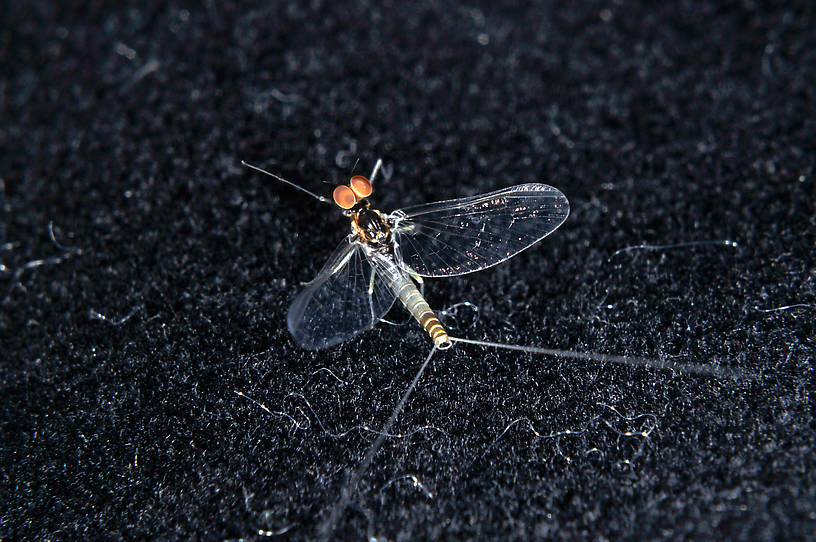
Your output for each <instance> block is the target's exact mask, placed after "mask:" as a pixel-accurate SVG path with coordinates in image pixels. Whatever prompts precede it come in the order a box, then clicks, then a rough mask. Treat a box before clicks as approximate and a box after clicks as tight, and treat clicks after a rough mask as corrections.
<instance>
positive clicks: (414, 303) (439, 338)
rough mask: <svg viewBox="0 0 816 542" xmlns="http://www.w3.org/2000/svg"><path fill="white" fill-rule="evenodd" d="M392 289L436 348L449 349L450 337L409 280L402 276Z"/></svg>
mask: <svg viewBox="0 0 816 542" xmlns="http://www.w3.org/2000/svg"><path fill="white" fill-rule="evenodd" d="M392 287H393V288H394V291H395V292H396V293H397V297H399V300H400V301H402V304H403V305H405V308H407V309H408V311H409V312H410V313H411V316H413V317H414V318H416V321H417V322H419V325H421V326H422V329H424V330H425V331H427V332H428V335H430V336H431V339H433V342H434V344H435V345H436V347H437V348H439V349H440V350H444V349H446V348H450V346H451V344H452V343H451V340H450V337H448V333H447V332H446V331H445V328H443V327H442V324H441V323H439V318H437V317H436V315H435V314H434V312H433V311H432V310H431V307H429V306H428V302H427V301H425V298H424V297H422V294H421V293H419V290H418V289H417V287H416V285H415V284H414V283H413V282H412V281H411V280H410V279H408V278H406V277H404V276H403V277H402V280H400V281H398V282H397V283H396V284H393V286H392Z"/></svg>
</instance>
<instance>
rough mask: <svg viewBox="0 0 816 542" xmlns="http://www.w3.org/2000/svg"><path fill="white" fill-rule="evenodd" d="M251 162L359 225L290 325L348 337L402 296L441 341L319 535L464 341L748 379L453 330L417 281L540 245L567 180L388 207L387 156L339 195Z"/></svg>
mask: <svg viewBox="0 0 816 542" xmlns="http://www.w3.org/2000/svg"><path fill="white" fill-rule="evenodd" d="M242 163H243V164H244V165H245V166H247V167H250V168H252V169H255V170H257V171H260V172H262V173H265V174H267V175H270V176H272V177H274V178H275V179H278V180H279V181H282V182H284V183H286V184H288V185H290V186H292V187H294V188H297V189H298V190H301V191H303V192H305V193H307V194H309V195H310V196H312V197H313V198H316V199H317V200H319V201H321V202H323V203H328V204H332V202H333V204H335V205H336V206H337V207H339V208H341V209H342V210H343V214H344V215H345V216H346V217H348V219H349V226H350V231H349V233H348V234H347V236H346V237H345V239H343V241H342V242H341V243H340V245H339V246H338V247H337V249H335V251H334V253H333V254H332V255H331V257H330V258H329V260H328V261H327V262H326V264H325V265H324V266H323V268H322V269H321V270H320V272H319V273H318V274H317V276H316V277H315V278H314V280H312V281H311V282H309V283H307V285H306V287H305V288H304V289H303V291H301V292H300V293H299V294H298V295H297V296H296V297H295V300H294V301H293V302H292V305H291V306H290V308H289V314H288V316H287V323H288V326H289V331H290V332H291V334H292V336H293V337H294V339H295V341H296V342H297V343H298V344H299V345H300V346H301V347H303V348H306V349H310V350H318V349H322V348H328V347H331V346H334V345H336V344H339V343H341V342H344V341H347V340H349V339H351V338H352V337H354V336H356V335H358V334H360V333H362V332H364V331H366V330H369V329H371V328H373V327H374V325H376V324H377V323H378V322H379V321H380V320H382V319H383V318H384V316H385V314H386V313H387V312H388V311H389V310H390V309H391V307H392V305H393V304H394V302H395V300H397V299H399V300H400V302H401V303H402V304H403V305H404V306H405V307H406V308H407V309H408V311H409V312H410V313H411V315H412V316H413V317H414V318H415V319H416V320H417V322H419V324H420V325H421V326H422V328H423V329H424V330H425V331H426V332H427V333H428V335H429V336H430V338H431V339H432V341H433V347H432V348H431V351H430V353H429V354H428V355H427V357H426V358H425V360H424V361H423V363H422V364H421V365H420V367H419V369H418V371H417V372H416V374H415V376H414V378H413V380H412V381H411V384H410V385H409V386H408V388H407V389H406V391H405V393H404V394H403V395H402V398H401V399H400V401H399V403H398V404H397V405H396V407H395V408H394V410H393V412H392V413H391V416H390V417H389V419H388V421H387V422H386V423H385V425H384V426H383V428H382V429H381V430H380V432H379V435H378V437H377V439H376V440H375V441H374V443H373V444H372V445H371V446H370V447H369V449H368V451H367V452H366V454H365V457H364V459H363V461H362V463H361V464H360V466H359V467H358V468H357V470H356V471H354V472H353V473H352V474H351V476H349V477H348V478H347V480H346V483H345V484H344V485H343V489H342V491H341V493H340V498H339V500H338V501H337V503H336V504H335V505H334V507H333V508H332V510H331V512H330V514H328V516H327V517H326V518H325V521H324V522H323V524H322V525H321V526H320V527H319V529H318V534H319V535H320V537H321V538H322V539H330V538H332V533H333V531H334V528H335V526H336V525H337V522H338V521H339V518H340V516H341V515H342V513H343V511H344V510H345V508H346V505H347V504H348V502H349V499H350V496H351V493H352V491H354V488H355V487H356V483H357V480H358V479H359V478H360V477H361V476H363V474H364V473H365V471H366V469H367V468H368V465H369V464H370V463H371V461H372V459H373V457H374V455H375V454H376V453H377V451H378V450H379V448H380V446H381V445H382V443H383V440H384V439H385V437H386V435H388V434H389V431H390V428H391V426H392V425H393V423H394V421H395V420H396V418H397V416H398V415H399V413H400V412H401V411H402V409H403V407H404V406H405V404H406V401H407V400H408V397H409V396H410V395H411V393H412V391H413V390H414V388H415V387H416V385H417V382H418V381H419V379H420V377H421V376H422V374H423V373H424V371H425V368H426V367H427V366H428V364H429V363H430V361H431V358H432V357H433V355H434V353H435V352H436V351H437V350H444V349H447V348H450V347H451V346H452V344H453V343H454V342H461V343H470V344H476V345H480V346H487V347H493V348H503V349H507V350H516V351H522V352H526V353H532V354H546V355H552V356H557V357H567V358H573V359H583V360H591V361H595V362H611V363H618V364H623V365H629V366H635V367H638V366H639V367H650V368H655V369H674V370H680V371H681V372H690V373H698V374H705V375H710V376H716V377H726V378H727V377H730V378H738V379H742V378H745V375H744V374H742V373H741V372H740V371H735V370H729V369H725V370H723V369H721V368H720V367H717V366H712V365H698V364H692V363H686V364H678V363H675V362H673V361H670V360H662V359H648V358H641V357H632V356H617V355H611V354H602V353H597V352H576V351H571V350H556V349H551V348H543V347H538V346H522V345H514V344H508V343H498V342H490V341H484V340H476V339H465V338H458V337H452V336H450V335H448V332H447V331H446V330H445V327H444V326H443V325H442V323H441V322H440V321H439V318H437V316H436V314H435V313H434V312H433V311H432V310H431V308H430V307H429V306H428V303H427V301H425V298H424V296H423V295H422V292H421V291H420V289H419V288H418V287H417V284H420V285H421V284H422V277H452V276H457V275H465V274H467V273H473V272H475V271H480V270H482V269H487V268H488V267H492V266H494V265H497V264H499V263H501V262H503V261H505V260H507V259H509V258H512V257H513V256H515V255H516V254H518V253H519V252H521V251H523V250H525V249H527V248H529V247H531V246H532V245H534V244H536V243H538V242H539V241H541V240H542V239H543V238H545V237H547V236H548V235H549V234H551V233H552V232H554V231H555V230H556V229H558V227H559V226H560V225H561V224H563V223H564V221H565V220H566V219H567V217H568V216H569V211H570V207H569V202H568V201H567V198H566V196H564V194H563V193H562V192H561V191H560V190H558V189H557V188H553V187H552V186H549V185H546V184H541V183H528V184H520V185H516V186H511V187H508V188H503V189H501V190H496V191H495V192H489V193H487V194H482V195H479V196H470V197H466V198H460V199H453V200H446V201H439V202H436V203H429V204H424V205H417V206H412V207H406V208H404V209H400V210H397V211H394V212H392V213H389V214H385V213H383V212H381V211H379V210H377V209H374V208H373V207H371V204H370V203H369V201H368V198H369V196H371V194H372V193H373V190H374V188H373V187H374V185H373V181H374V179H375V177H376V175H377V172H378V171H379V170H380V167H381V161H378V162H377V165H376V166H375V167H374V171H373V172H372V174H371V177H370V179H366V178H365V177H363V176H360V175H356V176H354V177H351V179H350V180H349V182H348V184H346V185H340V186H338V187H336V188H335V189H334V192H333V194H332V196H333V197H332V200H329V199H328V198H325V197H323V196H319V195H317V194H315V193H313V192H311V191H309V190H307V189H306V188H303V187H301V186H298V185H296V184H294V183H292V182H290V181H287V180H286V179H283V178H281V177H278V176H277V175H274V174H273V173H270V172H268V171H265V170H263V169H261V168H259V167H256V166H252V165H250V164H247V163H246V162H242ZM749 378H750V376H749Z"/></svg>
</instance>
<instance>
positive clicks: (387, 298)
mask: <svg viewBox="0 0 816 542" xmlns="http://www.w3.org/2000/svg"><path fill="white" fill-rule="evenodd" d="M372 281H373V282H372ZM369 292H370V293H369ZM394 299H395V295H394V293H393V292H392V291H391V289H390V288H389V287H388V285H387V284H386V282H384V279H383V277H382V276H381V274H380V273H379V272H377V271H375V269H374V268H373V267H372V266H371V264H370V263H369V261H368V258H367V257H366V251H365V247H364V246H363V245H361V244H360V243H358V242H357V241H354V240H352V239H351V238H348V239H346V240H344V241H343V242H342V243H340V246H339V247H337V249H336V250H335V251H334V254H332V256H331V257H330V258H329V261H328V262H326V265H324V266H323V269H321V270H320V273H318V274H317V276H316V277H315V278H314V280H312V281H311V282H310V283H308V284H307V285H306V287H305V288H304V289H303V291H302V292H300V293H299V294H298V295H297V297H296V298H295V300H294V301H293V302H292V306H291V307H289V314H288V316H287V324H288V325H289V331H290V332H291V333H292V336H293V337H294V338H295V341H297V343H298V344H299V345H300V346H301V347H303V348H306V349H309V350H319V349H321V348H328V347H329V346H334V345H335V344H339V343H341V342H343V341H346V340H348V339H350V338H351V337H353V336H355V335H357V334H358V333H361V332H363V331H365V330H367V329H371V328H372V327H374V324H376V323H377V322H378V321H379V320H380V318H382V317H383V316H385V313H387V312H388V309H390V308H391V305H392V304H393V303H394Z"/></svg>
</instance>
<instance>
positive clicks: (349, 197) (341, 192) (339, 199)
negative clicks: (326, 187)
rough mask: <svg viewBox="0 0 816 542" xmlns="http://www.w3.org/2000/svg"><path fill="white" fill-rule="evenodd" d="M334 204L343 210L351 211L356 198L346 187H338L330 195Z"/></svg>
mask: <svg viewBox="0 0 816 542" xmlns="http://www.w3.org/2000/svg"><path fill="white" fill-rule="evenodd" d="M332 197H333V198H334V203H336V204H337V205H338V207H341V208H343V209H351V208H352V207H354V205H356V204H357V196H355V195H354V192H352V191H351V188H349V187H348V186H338V187H337V188H335V189H334V193H332Z"/></svg>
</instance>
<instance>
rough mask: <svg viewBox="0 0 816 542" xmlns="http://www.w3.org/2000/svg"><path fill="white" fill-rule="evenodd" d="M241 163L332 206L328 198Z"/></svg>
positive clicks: (263, 170) (256, 167)
mask: <svg viewBox="0 0 816 542" xmlns="http://www.w3.org/2000/svg"><path fill="white" fill-rule="evenodd" d="M241 163H242V164H243V165H245V166H246V167H248V168H252V169H254V170H255V171H260V172H261V173H266V174H267V175H269V176H270V177H272V178H274V179H277V180H279V181H280V182H282V183H286V184H288V185H289V186H291V187H293V188H297V189H298V190H300V191H301V192H306V193H307V194H309V195H310V196H312V197H313V198H314V199H316V200H318V201H321V202H323V203H328V204H329V205H333V203H332V201H331V200H330V199H329V198H324V197H323V196H318V195H317V194H315V193H314V192H312V191H310V190H307V189H305V188H303V187H302V186H299V185H297V184H295V183H293V182H292V181H287V180H286V179H284V178H283V177H279V176H277V175H275V174H274V173H270V172H268V171H266V170H265V169H261V168H259V167H258V166H253V165H252V164H248V163H247V162H244V161H243V160H241Z"/></svg>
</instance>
